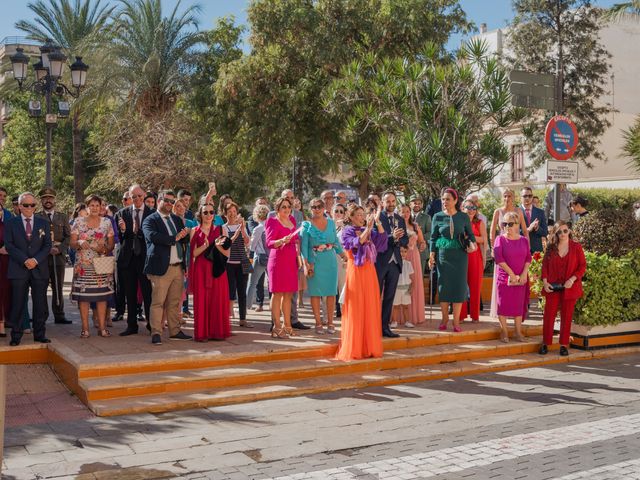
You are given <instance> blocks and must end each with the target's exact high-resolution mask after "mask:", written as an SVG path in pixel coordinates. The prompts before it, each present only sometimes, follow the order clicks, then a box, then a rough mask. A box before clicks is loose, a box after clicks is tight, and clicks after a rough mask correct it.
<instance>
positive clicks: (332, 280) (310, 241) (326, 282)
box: [300, 198, 346, 334]
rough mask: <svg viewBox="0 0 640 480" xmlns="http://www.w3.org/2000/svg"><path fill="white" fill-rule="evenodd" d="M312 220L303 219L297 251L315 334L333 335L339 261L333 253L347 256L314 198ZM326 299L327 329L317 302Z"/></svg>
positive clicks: (320, 205)
mask: <svg viewBox="0 0 640 480" xmlns="http://www.w3.org/2000/svg"><path fill="white" fill-rule="evenodd" d="M309 206H310V207H311V220H310V221H308V222H302V233H301V234H300V241H301V243H300V253H301V254H302V258H303V259H304V273H305V276H306V277H307V290H308V292H309V295H310V296H311V308H312V309H313V315H314V317H315V319H316V333H318V334H324V333H328V334H333V333H335V329H334V327H333V313H334V311H335V307H336V292H337V291H338V262H337V259H336V254H338V255H340V256H341V257H343V258H345V257H346V255H345V253H344V250H343V248H342V244H341V243H340V240H339V239H338V235H337V233H336V224H335V223H334V222H333V220H331V218H329V217H327V216H325V214H324V208H325V207H324V202H323V201H322V200H321V199H320V198H314V199H313V200H311V203H310V204H309ZM322 297H325V298H326V302H327V303H326V308H325V314H326V316H327V318H326V320H327V330H326V331H325V329H324V328H323V326H322V321H321V319H320V301H321V300H322Z"/></svg>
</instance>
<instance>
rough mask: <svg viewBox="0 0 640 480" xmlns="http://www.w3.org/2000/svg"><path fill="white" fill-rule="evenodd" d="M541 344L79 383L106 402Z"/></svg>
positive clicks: (423, 350) (453, 347)
mask: <svg viewBox="0 0 640 480" xmlns="http://www.w3.org/2000/svg"><path fill="white" fill-rule="evenodd" d="M539 345H540V339H539V338H535V337H534V338H531V339H528V341H526V342H522V343H521V342H515V341H512V342H510V343H508V344H505V343H502V342H500V341H498V340H486V341H480V342H477V341H476V342H470V343H452V344H442V345H432V346H427V347H416V348H407V349H400V350H391V351H386V352H385V354H384V356H383V357H382V358H373V359H364V360H359V361H354V362H341V361H338V360H334V359H333V358H302V359H292V360H280V361H269V362H254V363H251V364H245V365H239V366H221V367H209V368H194V369H192V370H183V369H180V370H174V371H159V372H151V373H138V374H127V375H118V376H107V377H99V378H83V379H80V382H79V385H80V387H81V388H82V389H83V390H84V391H85V392H86V398H87V399H88V400H89V401H91V400H104V399H109V398H121V397H134V396H141V395H151V394H162V393H165V394H166V393H175V392H185V391H200V390H206V389H211V388H225V387H226V388H228V387H236V386H240V385H252V384H260V383H269V382H285V381H291V380H298V379H303V378H313V377H323V376H336V375H346V374H354V373H362V372H374V371H384V370H396V369H403V368H411V367H418V366H423V365H433V364H441V363H449V362H460V361H465V360H472V359H481V358H488V357H501V356H508V355H520V354H523V353H532V352H535V351H537V349H538V347H539Z"/></svg>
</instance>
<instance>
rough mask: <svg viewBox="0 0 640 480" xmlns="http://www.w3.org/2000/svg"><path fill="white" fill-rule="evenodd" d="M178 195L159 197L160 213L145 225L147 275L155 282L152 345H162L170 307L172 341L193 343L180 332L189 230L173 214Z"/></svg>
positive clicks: (152, 308)
mask: <svg viewBox="0 0 640 480" xmlns="http://www.w3.org/2000/svg"><path fill="white" fill-rule="evenodd" d="M175 203H176V195H175V193H173V191H171V190H166V191H163V192H160V194H159V195H158V210H156V211H155V212H154V213H152V214H151V215H149V216H148V217H147V218H146V219H145V220H144V222H143V223H142V232H143V233H144V239H145V241H146V243H147V258H146V261H145V264H144V273H145V274H146V275H147V277H148V278H149V281H151V286H152V289H151V292H152V293H151V311H150V315H151V318H150V322H151V343H152V344H154V345H160V344H162V315H163V312H164V310H165V308H166V312H167V320H168V322H169V336H170V337H169V338H170V339H171V340H190V339H191V337H190V336H189V335H185V334H184V333H183V332H182V330H180V316H181V315H180V304H181V303H182V290H183V288H184V272H185V271H186V269H187V246H188V245H189V237H188V235H189V230H187V229H186V228H185V226H184V223H183V222H182V219H181V218H180V217H178V216H177V215H174V214H173V213H171V211H172V210H173V205H174V204H175Z"/></svg>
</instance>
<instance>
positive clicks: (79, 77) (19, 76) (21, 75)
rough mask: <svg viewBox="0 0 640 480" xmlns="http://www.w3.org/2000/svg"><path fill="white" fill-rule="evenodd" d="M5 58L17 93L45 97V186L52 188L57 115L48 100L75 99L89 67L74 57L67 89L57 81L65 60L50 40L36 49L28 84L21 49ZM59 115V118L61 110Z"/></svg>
mask: <svg viewBox="0 0 640 480" xmlns="http://www.w3.org/2000/svg"><path fill="white" fill-rule="evenodd" d="M9 59H10V60H11V65H12V67H13V77H14V78H15V79H16V81H17V82H18V86H19V88H20V90H21V91H22V90H29V91H32V92H34V93H37V94H39V95H43V96H44V97H45V101H46V106H47V110H46V115H45V124H46V127H47V137H46V147H47V160H46V174H45V186H47V187H52V186H53V185H52V180H51V138H52V136H53V128H54V126H55V125H56V123H57V122H58V114H57V113H54V112H53V110H52V100H51V99H52V96H53V95H56V96H57V97H59V98H62V97H64V95H65V94H66V95H70V96H71V97H73V98H78V96H79V95H80V89H81V88H82V87H84V86H85V84H86V82H87V70H89V66H88V65H86V64H85V63H83V62H82V57H76V61H75V62H74V63H73V64H72V65H71V66H70V67H69V68H70V70H71V85H72V89H69V88H68V87H67V86H66V85H65V84H64V83H62V82H61V81H60V79H61V78H62V75H63V74H64V66H65V64H66V61H67V57H66V56H65V55H64V54H63V53H62V52H61V51H60V47H58V46H56V45H54V44H53V42H52V41H51V40H47V41H46V42H45V43H44V45H42V46H41V47H40V59H39V61H38V62H36V63H34V65H33V70H34V73H35V80H34V81H33V82H32V83H28V84H25V80H26V79H27V70H28V67H29V57H28V56H27V55H25V54H24V49H23V48H20V47H18V48H16V53H15V55H11V56H10V57H9ZM67 105H68V104H67ZM67 110H68V109H67ZM67 110H65V112H66V114H67V115H68V111H67ZM34 111H36V110H35V109H34ZM60 113H61V115H63V112H62V110H61V112H60Z"/></svg>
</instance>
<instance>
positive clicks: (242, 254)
mask: <svg viewBox="0 0 640 480" xmlns="http://www.w3.org/2000/svg"><path fill="white" fill-rule="evenodd" d="M226 228H227V230H228V232H229V238H231V237H233V235H234V234H235V233H236V232H237V231H238V229H239V228H240V225H239V224H237V225H229V224H227V225H226ZM246 256H247V251H246V250H245V248H244V237H243V236H242V234H240V235H238V238H236V239H235V240H234V241H233V243H232V244H231V251H230V252H229V260H228V261H227V263H232V264H236V265H237V264H240V262H241V261H242V259H243V258H246Z"/></svg>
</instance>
